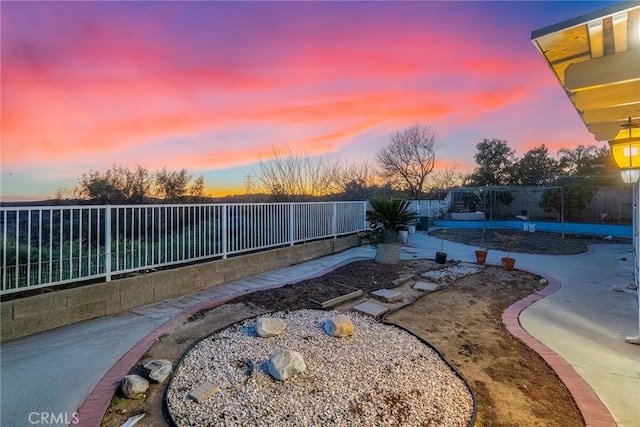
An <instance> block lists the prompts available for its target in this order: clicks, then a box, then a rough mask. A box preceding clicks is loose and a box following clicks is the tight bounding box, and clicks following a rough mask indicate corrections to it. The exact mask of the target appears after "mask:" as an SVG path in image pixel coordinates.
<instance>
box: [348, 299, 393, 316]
mask: <svg viewBox="0 0 640 427" xmlns="http://www.w3.org/2000/svg"><path fill="white" fill-rule="evenodd" d="M353 309H354V310H355V311H357V312H359V313H362V314H366V315H367V316H371V317H378V316H382V315H383V314H385V313H386V312H387V311H389V309H388V308H387V307H385V306H383V305H380V304H376V303H375V302H363V303H361V304H358V305H356V306H355V307H353Z"/></svg>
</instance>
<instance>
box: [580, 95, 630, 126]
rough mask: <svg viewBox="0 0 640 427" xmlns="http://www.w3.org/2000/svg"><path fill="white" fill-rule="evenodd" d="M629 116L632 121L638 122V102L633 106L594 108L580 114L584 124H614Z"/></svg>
mask: <svg viewBox="0 0 640 427" xmlns="http://www.w3.org/2000/svg"><path fill="white" fill-rule="evenodd" d="M625 115H626V117H629V116H631V119H632V120H640V100H638V102H637V103H636V104H635V105H633V104H631V105H619V106H617V107H609V108H595V109H592V110H585V111H583V112H582V119H583V120H584V122H585V123H598V122H615V121H619V120H623V119H624V118H625Z"/></svg>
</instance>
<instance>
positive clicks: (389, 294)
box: [371, 289, 402, 301]
mask: <svg viewBox="0 0 640 427" xmlns="http://www.w3.org/2000/svg"><path fill="white" fill-rule="evenodd" d="M371 295H373V296H376V297H378V298H382V299H383V300H385V301H393V300H396V299H398V298H400V297H402V294H401V293H400V292H397V291H392V290H391V289H378V290H377V291H374V292H371Z"/></svg>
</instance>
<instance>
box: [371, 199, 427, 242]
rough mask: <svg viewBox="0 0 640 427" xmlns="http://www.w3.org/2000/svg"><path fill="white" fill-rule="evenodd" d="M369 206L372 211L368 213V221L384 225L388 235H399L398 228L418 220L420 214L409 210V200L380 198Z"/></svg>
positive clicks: (372, 200) (373, 200)
mask: <svg viewBox="0 0 640 427" xmlns="http://www.w3.org/2000/svg"><path fill="white" fill-rule="evenodd" d="M369 204H370V205H371V208H372V209H370V210H368V211H367V221H369V222H370V223H371V224H382V226H383V227H384V229H385V231H386V234H387V235H397V233H398V231H397V230H398V227H400V226H406V225H407V224H408V223H410V222H412V221H415V220H417V218H418V213H417V212H414V211H412V210H410V209H409V206H410V202H409V201H408V200H401V199H391V198H388V197H380V198H376V199H371V200H369Z"/></svg>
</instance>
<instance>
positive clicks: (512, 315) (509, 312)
mask: <svg viewBox="0 0 640 427" xmlns="http://www.w3.org/2000/svg"><path fill="white" fill-rule="evenodd" d="M589 249H591V245H589ZM594 249H595V248H594ZM594 252H595V250H594ZM545 279H547V281H548V282H549V284H548V285H547V286H546V287H545V288H544V289H541V290H539V291H537V292H534V293H532V294H531V295H529V296H528V297H526V298H524V299H521V300H520V301H518V302H516V303H514V304H512V305H511V306H509V307H508V308H507V309H506V310H505V311H504V312H503V313H502V323H504V325H505V327H506V328H507V330H508V331H509V332H510V333H511V334H512V335H514V336H515V337H517V338H519V339H520V340H522V341H523V342H524V343H525V344H526V345H527V346H528V347H529V348H531V349H532V350H533V351H535V352H536V353H538V354H539V355H540V357H542V358H543V359H544V360H545V362H547V364H548V365H549V366H551V369H553V370H554V371H555V373H556V375H557V376H558V377H559V378H560V381H562V383H563V384H564V385H565V387H566V388H567V389H568V390H569V393H571V395H572V396H573V399H574V400H575V402H576V404H577V405H578V409H579V410H580V413H581V414H582V417H583V418H584V422H585V425H586V426H587V427H615V426H616V423H615V421H614V420H613V417H612V416H611V413H610V412H609V410H608V409H607V408H606V406H604V404H603V403H602V401H601V400H600V398H598V396H597V395H596V393H595V392H594V391H593V389H592V388H591V386H589V384H588V383H587V382H586V381H585V380H584V379H583V378H582V377H581V376H580V375H579V374H578V373H577V372H576V371H575V370H574V369H573V367H572V366H571V365H570V364H569V363H568V362H567V361H566V360H564V359H563V358H562V357H560V355H558V354H557V353H556V352H554V351H553V350H551V349H550V348H549V347H547V346H546V345H544V344H542V343H541V342H540V341H538V340H537V339H535V338H534V337H533V336H531V335H529V333H527V331H525V330H524V328H523V327H522V325H520V320H519V316H520V313H522V311H524V309H525V308H527V307H529V306H530V305H531V304H533V303H534V302H536V301H538V300H540V299H542V298H544V297H547V296H549V295H551V294H553V293H555V292H556V291H557V290H558V289H560V288H561V287H562V284H561V283H560V281H558V280H557V279H555V278H553V277H545Z"/></svg>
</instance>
